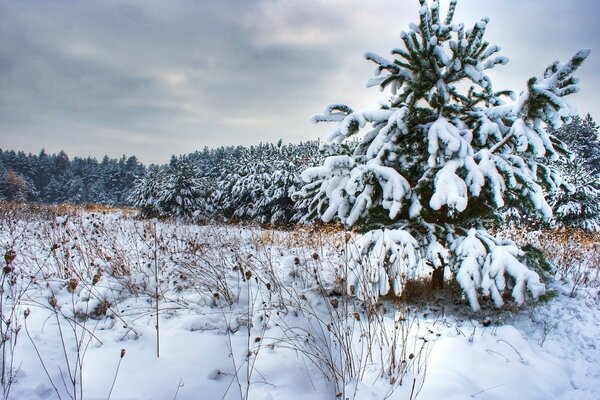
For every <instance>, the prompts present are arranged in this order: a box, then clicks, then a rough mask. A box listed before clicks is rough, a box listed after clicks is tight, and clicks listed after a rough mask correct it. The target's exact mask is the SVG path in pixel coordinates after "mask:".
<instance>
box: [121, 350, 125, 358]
mask: <svg viewBox="0 0 600 400" xmlns="http://www.w3.org/2000/svg"><path fill="white" fill-rule="evenodd" d="M123 357H125V349H121V358H123Z"/></svg>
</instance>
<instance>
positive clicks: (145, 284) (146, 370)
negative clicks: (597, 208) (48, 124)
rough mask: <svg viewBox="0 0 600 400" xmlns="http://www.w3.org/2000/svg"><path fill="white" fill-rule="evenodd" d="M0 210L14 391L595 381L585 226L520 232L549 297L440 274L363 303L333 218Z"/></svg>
mask: <svg viewBox="0 0 600 400" xmlns="http://www.w3.org/2000/svg"><path fill="white" fill-rule="evenodd" d="M1 215H2V218H1V220H0V224H1V230H0V232H1V236H0V245H1V246H2V249H3V251H4V272H3V275H2V315H3V326H2V329H3V332H2V334H3V337H4V338H6V339H7V340H6V341H5V342H3V347H2V352H3V353H2V354H3V360H4V364H3V365H2V367H3V369H2V372H3V374H4V375H3V378H5V379H13V382H12V387H9V386H8V385H6V386H4V388H5V390H7V389H9V388H10V396H9V398H14V399H50V398H78V399H106V398H112V399H170V398H177V399H198V398H202V399H223V398H224V399H239V398H244V399H246V398H251V399H279V398H294V399H331V398H336V397H338V398H339V397H342V396H344V398H356V399H384V398H392V399H410V398H413V399H414V398H421V399H442V398H444V399H466V398H479V399H509V398H520V399H521V398H522V399H549V398H553V399H554V398H555V399H596V398H597V397H598V395H599V394H600V351H598V348H597V346H598V343H599V341H600V331H599V329H598V327H599V323H600V310H599V308H598V293H599V287H600V274H599V269H598V261H599V256H600V253H599V251H598V249H597V247H593V244H592V242H584V241H583V240H582V241H578V242H577V243H574V242H572V241H571V239H570V238H569V237H567V236H566V235H562V236H561V235H558V237H557V236H556V235H555V233H550V232H549V233H548V235H547V236H543V235H542V234H540V233H539V232H538V233H532V234H530V235H525V236H524V237H522V238H520V239H525V237H526V238H527V239H529V240H531V241H534V242H536V241H537V242H538V243H540V242H542V243H544V248H545V250H546V251H547V252H548V255H549V257H550V260H551V261H552V262H555V263H556V265H557V266H558V268H557V270H556V271H555V272H554V273H553V278H554V279H555V280H554V281H553V283H552V284H551V285H550V287H549V288H548V292H547V293H549V294H551V296H547V297H546V298H544V299H542V300H538V301H537V302H535V303H532V304H529V305H527V306H525V307H517V306H516V305H514V304H513V305H510V306H508V307H505V308H503V309H496V308H494V307H491V306H490V307H486V308H484V309H483V310H482V311H480V312H477V313H475V312H472V311H471V310H470V308H469V307H468V304H467V303H466V302H465V301H464V299H461V296H460V293H459V292H458V291H456V290H455V289H452V288H449V289H447V290H444V291H440V292H439V293H437V294H434V295H432V296H430V295H428V294H427V293H426V292H427V289H424V288H423V287H421V286H418V285H416V286H415V287H414V288H412V289H410V288H407V289H406V290H407V291H412V293H410V294H409V293H405V294H406V298H405V299H404V298H403V300H402V301H401V300H399V299H393V298H389V299H387V298H384V299H380V300H379V301H378V302H377V303H371V302H369V301H358V300H357V299H356V298H355V297H353V296H351V295H350V294H349V293H348V292H347V290H346V289H345V286H344V281H345V280H346V279H347V277H348V255H349V253H351V252H352V249H351V246H352V240H353V235H351V234H349V233H347V232H344V231H343V230H333V229H329V230H323V229H308V228H307V229H297V230H293V231H281V230H273V229H264V228H260V227H257V226H222V225H187V224H182V223H176V222H170V221H164V222H160V221H156V220H138V219H136V218H134V217H133V216H132V213H131V212H130V211H106V210H101V211H89V210H84V209H76V208H66V207H50V208H30V207H26V206H11V205H8V204H3V205H2V208H1ZM506 234H510V232H506ZM584 237H585V238H587V239H588V240H589V239H590V237H589V236H585V235H584ZM592 238H593V237H592ZM595 239H596V240H597V236H595ZM582 242H584V243H582ZM552 246H556V247H552ZM424 299H428V301H427V303H424V301H423V300H424ZM157 313H158V314H157ZM157 315H158V317H157ZM7 322H10V323H7ZM157 327H158V329H157ZM5 394H6V393H5Z"/></svg>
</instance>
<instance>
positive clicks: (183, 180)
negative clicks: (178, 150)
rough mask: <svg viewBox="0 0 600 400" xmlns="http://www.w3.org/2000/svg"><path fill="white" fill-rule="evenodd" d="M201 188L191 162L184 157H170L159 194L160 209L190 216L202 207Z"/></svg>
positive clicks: (179, 215) (169, 212)
mask: <svg viewBox="0 0 600 400" xmlns="http://www.w3.org/2000/svg"><path fill="white" fill-rule="evenodd" d="M202 201H203V199H202V189H201V183H200V180H199V179H198V178H197V175H196V172H195V171H194V167H193V164H192V163H191V162H190V160H188V159H187V158H186V157H175V156H173V157H172V158H171V161H170V163H169V170H168V172H167V174H166V176H165V179H164V187H163V189H162V190H161V192H160V195H159V206H160V210H162V211H164V212H166V213H167V214H171V215H175V216H178V217H184V218H191V217H193V216H194V212H195V211H197V210H199V209H201V208H202Z"/></svg>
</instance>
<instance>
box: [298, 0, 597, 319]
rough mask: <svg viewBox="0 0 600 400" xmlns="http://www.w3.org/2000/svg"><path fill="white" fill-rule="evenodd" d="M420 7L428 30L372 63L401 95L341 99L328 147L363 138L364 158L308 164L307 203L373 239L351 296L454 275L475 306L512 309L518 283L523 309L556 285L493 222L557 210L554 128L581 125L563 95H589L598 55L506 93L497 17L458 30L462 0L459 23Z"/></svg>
mask: <svg viewBox="0 0 600 400" xmlns="http://www.w3.org/2000/svg"><path fill="white" fill-rule="evenodd" d="M420 3H421V7H420V9H419V17H420V19H419V23H418V25H414V24H411V25H410V29H409V31H408V32H403V33H402V34H401V38H402V42H403V47H402V48H397V49H393V50H392V52H391V53H392V55H393V59H392V60H391V61H390V60H388V59H386V58H383V57H381V56H378V55H376V54H373V53H367V54H366V55H365V57H366V58H367V60H370V61H372V62H374V63H375V64H377V69H376V77H375V78H374V79H371V80H370V81H369V83H368V86H379V87H380V88H381V89H382V90H383V89H386V88H390V89H391V97H390V98H389V101H388V102H387V104H386V105H384V106H380V107H379V108H378V109H375V110H371V111H355V110H353V109H351V108H350V107H348V106H346V105H342V104H333V105H330V106H328V107H327V108H326V109H325V111H324V112H323V114H321V115H317V116H315V117H313V121H314V122H336V123H337V126H336V128H335V129H334V131H333V132H332V133H331V134H330V135H329V136H328V138H327V139H328V141H330V142H333V143H343V142H345V141H348V140H352V139H353V138H355V137H357V136H358V137H359V138H360V139H359V140H360V143H359V145H358V147H357V148H356V150H355V151H354V152H353V154H352V155H335V156H331V157H328V158H327V159H326V160H325V162H324V163H323V165H322V166H320V167H316V168H309V169H307V170H306V171H305V172H304V173H303V178H304V180H305V181H306V182H308V184H307V185H306V186H305V187H304V188H303V189H302V190H301V191H300V192H299V193H297V194H296V197H297V198H299V199H303V198H304V199H310V204H309V206H308V208H309V211H308V213H307V216H306V219H311V218H314V217H315V216H318V217H320V218H321V219H322V220H324V221H331V220H333V219H334V218H337V219H339V221H341V222H342V223H344V224H345V225H346V226H347V227H356V228H358V229H359V230H363V231H368V232H366V233H365V234H364V235H363V236H362V237H361V238H359V239H358V240H357V242H356V251H355V252H354V253H355V254H354V255H353V259H352V261H353V270H354V272H355V274H353V277H349V282H348V284H349V290H350V292H355V293H357V294H360V295H362V296H377V295H384V294H386V293H388V292H389V291H393V293H395V294H396V295H400V294H401V292H402V289H403V284H404V282H405V280H406V279H410V278H411V277H415V276H416V275H418V274H422V273H424V272H427V269H430V272H431V273H432V275H433V281H434V284H437V285H440V284H443V279H444V276H446V277H447V276H448V273H447V271H448V269H449V270H450V272H452V273H453V274H454V276H455V277H456V279H457V281H458V283H459V284H460V286H461V287H462V289H463V291H464V293H465V295H466V297H467V298H468V300H469V302H470V304H471V307H472V308H473V309H474V310H477V309H479V301H478V297H479V293H482V294H483V295H489V296H491V297H492V299H493V300H494V302H495V304H496V305H497V306H501V305H502V304H503V293H504V291H505V290H506V289H511V290H512V296H513V297H514V299H515V301H516V302H517V303H522V302H523V301H524V300H525V295H526V290H529V292H530V293H531V294H532V295H533V297H537V296H539V295H540V294H542V293H543V292H544V289H545V288H544V285H543V284H542V283H541V282H540V280H539V276H538V274H537V273H535V272H534V271H532V270H530V269H529V268H528V267H527V265H526V264H525V263H524V258H523V252H522V251H521V250H520V249H519V248H518V247H517V246H516V245H515V244H513V243H512V242H507V241H504V240H500V239H497V238H495V237H493V236H492V235H491V234H489V233H488V232H487V230H486V228H485V221H486V220H490V219H494V218H496V217H497V215H498V210H499V209H501V208H502V207H504V206H506V205H508V204H509V203H518V204H519V206H520V207H522V208H527V209H530V210H531V211H533V212H538V213H541V214H543V215H545V216H546V217H549V216H550V215H551V213H552V210H551V208H550V206H549V205H548V204H547V202H546V201H545V199H544V194H543V193H544V189H551V188H553V187H555V186H556V184H557V181H558V176H557V174H556V172H555V171H554V170H553V169H552V168H550V167H548V166H547V165H546V164H545V160H546V159H548V158H552V159H556V158H558V156H559V154H560V153H562V152H564V149H563V148H562V146H561V145H560V142H559V141H558V140H556V139H555V138H554V137H553V136H552V135H550V134H549V133H548V131H547V130H546V126H548V125H549V126H552V127H557V126H559V125H560V124H561V123H562V122H563V121H567V120H568V115H569V114H570V110H569V108H568V105H567V104H566V103H565V102H564V101H563V100H562V97H563V96H565V95H568V94H570V93H574V92H576V91H577V90H578V88H577V86H576V84H577V78H575V77H573V76H572V73H573V71H575V69H577V67H579V66H580V65H581V63H582V62H583V61H584V59H585V58H586V57H587V55H588V54H589V51H588V50H582V51H579V52H578V53H577V54H576V55H575V56H574V57H573V58H572V59H571V60H570V61H569V62H568V63H566V64H561V63H560V62H558V61H556V62H554V63H553V64H551V65H550V66H549V67H548V68H547V69H546V70H545V71H544V72H543V74H542V75H541V76H539V77H534V78H531V79H530V80H529V81H528V82H527V89H526V90H525V91H524V92H522V93H521V94H520V95H519V96H515V95H514V94H513V93H512V92H510V91H500V92H498V91H495V90H494V89H493V86H492V82H491V79H490V78H489V77H488V76H487V75H486V71H487V70H489V69H491V68H493V67H494V66H496V65H498V64H506V63H507V61H508V60H507V59H506V58H505V57H502V56H498V55H497V53H498V52H499V51H500V48H499V47H498V46H494V45H491V44H489V43H488V42H486V41H485V40H484V39H483V36H484V34H485V31H486V27H487V24H488V22H489V19H488V18H483V19H482V20H480V21H478V22H477V23H475V25H474V26H473V27H472V28H470V29H467V28H466V27H465V26H464V25H463V24H460V23H455V22H453V15H454V10H455V7H456V1H455V0H453V1H451V2H450V7H449V11H448V14H447V15H446V17H445V18H442V16H441V15H440V7H439V3H438V2H437V1H433V2H431V3H427V2H426V0H420ZM463 89H465V90H463ZM511 99H512V101H509V100H511ZM367 127H369V128H368V129H365V128H367ZM365 131H366V132H365ZM359 134H362V135H360V136H359ZM376 228H379V229H376ZM369 230H370V231H369ZM445 267H449V268H445ZM365 268H366V269H368V270H367V271H365ZM359 276H361V277H362V278H360V279H359V278H358V277H359ZM365 277H368V278H365ZM366 281H368V282H366Z"/></svg>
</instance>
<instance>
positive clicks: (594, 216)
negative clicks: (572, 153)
mask: <svg viewBox="0 0 600 400" xmlns="http://www.w3.org/2000/svg"><path fill="white" fill-rule="evenodd" d="M556 166H557V168H558V169H559V171H560V172H561V174H562V177H563V179H564V181H565V182H564V183H565V185H561V187H560V188H559V189H558V190H555V191H553V192H551V193H550V194H549V203H550V205H551V206H552V209H553V210H554V220H553V221H552V222H553V224H554V225H556V226H559V227H566V226H570V227H575V228H581V229H585V230H588V231H596V232H598V231H600V176H599V175H598V173H597V172H592V171H590V167H589V166H588V165H587V164H586V163H585V160H584V159H582V158H581V157H574V158H573V159H572V160H560V161H559V162H557V164H556Z"/></svg>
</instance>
